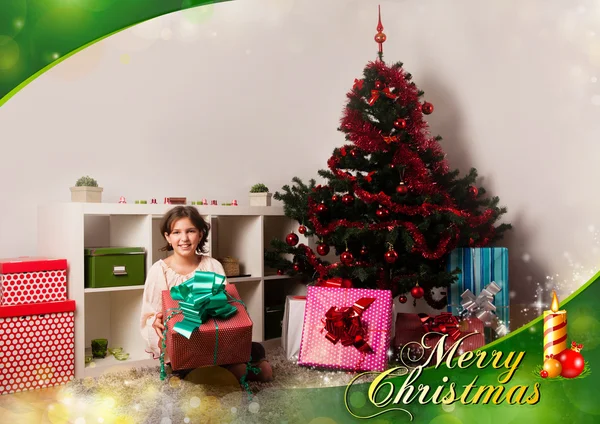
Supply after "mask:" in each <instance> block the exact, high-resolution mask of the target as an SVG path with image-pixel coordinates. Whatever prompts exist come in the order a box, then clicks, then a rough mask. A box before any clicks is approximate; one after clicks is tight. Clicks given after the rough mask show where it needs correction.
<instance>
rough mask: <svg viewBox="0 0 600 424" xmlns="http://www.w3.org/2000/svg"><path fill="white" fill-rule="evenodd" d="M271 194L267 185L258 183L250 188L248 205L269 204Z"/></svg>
mask: <svg viewBox="0 0 600 424" xmlns="http://www.w3.org/2000/svg"><path fill="white" fill-rule="evenodd" d="M271 197H272V194H271V193H269V187H267V186H266V185H264V184H262V183H259V184H254V185H253V186H252V188H250V206H271Z"/></svg>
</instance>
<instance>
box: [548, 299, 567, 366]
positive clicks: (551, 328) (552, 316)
mask: <svg viewBox="0 0 600 424" xmlns="http://www.w3.org/2000/svg"><path fill="white" fill-rule="evenodd" d="M550 309H551V310H550V311H544V360H545V359H546V355H554V356H556V355H558V354H559V353H561V352H562V351H563V350H565V349H566V348H567V311H559V310H558V298H557V297H556V292H552V304H551V305H550Z"/></svg>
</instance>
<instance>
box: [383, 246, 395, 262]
mask: <svg viewBox="0 0 600 424" xmlns="http://www.w3.org/2000/svg"><path fill="white" fill-rule="evenodd" d="M383 258H384V259H385V261H386V262H387V263H388V264H393V263H394V262H396V260H397V259H398V253H396V251H395V250H393V249H392V250H388V251H387V252H385V255H383Z"/></svg>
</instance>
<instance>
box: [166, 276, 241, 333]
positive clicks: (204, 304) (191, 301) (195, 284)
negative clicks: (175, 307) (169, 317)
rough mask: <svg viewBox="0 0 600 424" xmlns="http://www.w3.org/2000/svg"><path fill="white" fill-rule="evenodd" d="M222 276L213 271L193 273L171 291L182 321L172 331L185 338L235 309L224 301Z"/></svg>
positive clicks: (232, 313)
mask: <svg viewBox="0 0 600 424" xmlns="http://www.w3.org/2000/svg"><path fill="white" fill-rule="evenodd" d="M225 278H226V277H225V276H224V275H220V274H217V273H214V272H207V271H196V272H195V273H194V277H193V278H190V279H189V280H188V281H186V282H185V283H183V284H180V285H178V286H175V287H172V288H171V297H172V298H173V300H178V301H179V309H181V312H182V314H183V320H182V321H180V322H178V323H176V324H175V326H174V327H173V330H175V331H176V332H178V333H179V334H181V335H182V336H183V337H185V338H186V339H189V338H190V337H191V336H192V333H193V332H194V330H195V329H197V328H198V327H200V325H201V324H204V323H205V322H206V321H208V320H209V319H210V318H218V319H227V318H229V317H231V316H233V315H234V314H235V313H236V312H237V309H236V308H235V307H234V306H233V305H230V304H229V302H228V301H227V292H226V291H225Z"/></svg>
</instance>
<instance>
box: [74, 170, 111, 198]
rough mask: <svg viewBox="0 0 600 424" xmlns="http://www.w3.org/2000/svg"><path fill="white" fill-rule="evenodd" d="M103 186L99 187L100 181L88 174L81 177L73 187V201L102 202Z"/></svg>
mask: <svg viewBox="0 0 600 424" xmlns="http://www.w3.org/2000/svg"><path fill="white" fill-rule="evenodd" d="M102 190H103V188H102V187H98V182H97V181H96V180H95V179H93V178H91V177H88V176H85V177H81V178H80V179H78V180H77V182H76V183H75V187H71V201H72V202H86V203H101V202H102Z"/></svg>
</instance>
